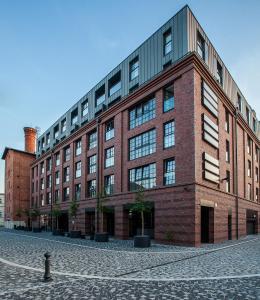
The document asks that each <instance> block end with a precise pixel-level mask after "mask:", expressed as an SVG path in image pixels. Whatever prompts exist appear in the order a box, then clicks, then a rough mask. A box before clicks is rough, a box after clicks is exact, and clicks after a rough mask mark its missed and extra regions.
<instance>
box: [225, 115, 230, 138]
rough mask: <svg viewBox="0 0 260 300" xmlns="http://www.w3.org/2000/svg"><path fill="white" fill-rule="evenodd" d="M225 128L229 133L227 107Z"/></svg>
mask: <svg viewBox="0 0 260 300" xmlns="http://www.w3.org/2000/svg"><path fill="white" fill-rule="evenodd" d="M225 130H226V132H228V133H229V112H228V110H227V109H226V112H225Z"/></svg>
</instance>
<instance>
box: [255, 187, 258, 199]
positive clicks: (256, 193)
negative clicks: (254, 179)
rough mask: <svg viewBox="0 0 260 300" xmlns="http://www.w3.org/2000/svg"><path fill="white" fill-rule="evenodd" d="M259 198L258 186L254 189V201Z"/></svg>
mask: <svg viewBox="0 0 260 300" xmlns="http://www.w3.org/2000/svg"><path fill="white" fill-rule="evenodd" d="M258 199H259V188H256V189H255V201H256V202H258Z"/></svg>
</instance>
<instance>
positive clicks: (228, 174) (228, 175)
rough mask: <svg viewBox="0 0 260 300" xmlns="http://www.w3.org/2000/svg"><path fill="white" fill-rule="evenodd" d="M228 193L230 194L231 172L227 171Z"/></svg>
mask: <svg viewBox="0 0 260 300" xmlns="http://www.w3.org/2000/svg"><path fill="white" fill-rule="evenodd" d="M226 192H227V193H230V172H229V171H226Z"/></svg>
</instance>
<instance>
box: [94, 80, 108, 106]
mask: <svg viewBox="0 0 260 300" xmlns="http://www.w3.org/2000/svg"><path fill="white" fill-rule="evenodd" d="M105 100H106V94H105V85H102V86H101V87H100V88H99V89H98V90H97V91H96V92H95V101H96V106H99V105H100V104H102V103H103V102H104V101H105Z"/></svg>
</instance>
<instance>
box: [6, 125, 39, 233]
mask: <svg viewBox="0 0 260 300" xmlns="http://www.w3.org/2000/svg"><path fill="white" fill-rule="evenodd" d="M24 134H25V150H24V151H22V150H17V149H13V148H8V147H6V148H5V150H4V153H3V155H2V159H4V160H5V227H8V228H13V227H14V225H17V226H18V225H22V226H25V225H26V223H27V221H28V220H27V217H26V215H25V214H24V213H22V214H21V212H23V211H24V210H28V209H29V208H30V166H31V164H32V163H33V161H34V160H35V143H36V130H35V129H34V128H29V127H25V128H24ZM20 214H21V215H20Z"/></svg>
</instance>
